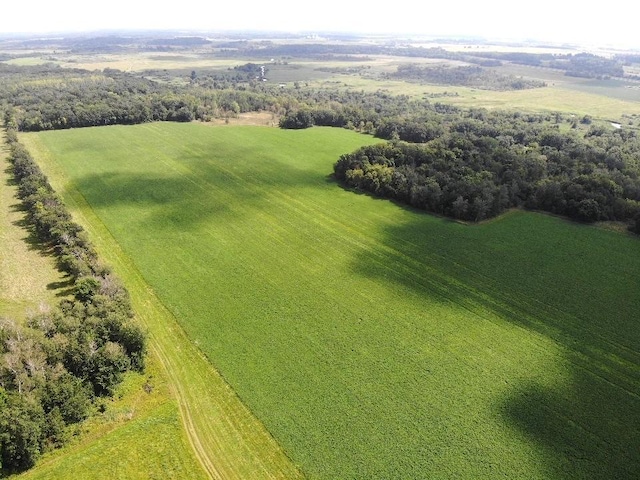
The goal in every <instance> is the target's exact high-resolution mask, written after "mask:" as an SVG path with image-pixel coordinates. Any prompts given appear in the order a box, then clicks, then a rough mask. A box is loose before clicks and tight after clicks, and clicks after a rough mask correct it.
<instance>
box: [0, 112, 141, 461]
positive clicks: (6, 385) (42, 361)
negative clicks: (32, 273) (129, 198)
mask: <svg viewBox="0 0 640 480" xmlns="http://www.w3.org/2000/svg"><path fill="white" fill-rule="evenodd" d="M7 117H8V119H9V123H10V124H11V123H12V122H11V118H10V115H8V116H7ZM7 138H8V145H9V147H10V150H11V157H10V158H11V163H12V166H13V171H14V174H15V177H16V180H17V182H18V191H19V196H20V198H21V199H22V201H23V202H24V205H25V207H26V209H27V212H28V220H29V223H30V224H31V225H32V227H33V229H34V232H35V233H36V234H37V236H38V237H39V238H40V239H41V241H43V242H45V243H46V244H47V245H49V246H51V247H52V249H53V251H54V252H55V253H56V256H57V259H58V263H59V266H60V268H61V269H62V270H63V271H65V272H66V273H67V274H68V275H69V279H70V296H71V295H72V297H73V298H68V299H65V300H63V301H62V302H61V303H60V305H59V306H58V307H57V308H53V309H48V310H44V311H41V312H39V313H38V314H35V315H32V316H31V317H30V318H29V319H28V322H27V324H26V325H21V324H18V323H16V322H14V321H11V320H8V319H0V471H2V472H4V473H12V472H17V471H21V470H24V469H27V468H30V467H31V466H32V465H33V464H34V463H35V462H36V460H37V459H38V458H39V457H40V455H41V454H42V452H44V451H46V450H48V449H51V448H55V447H58V446H60V445H62V444H63V443H64V442H65V440H66V439H67V438H68V436H69V435H70V434H71V430H70V428H71V426H72V425H73V424H76V423H78V422H80V421H82V420H84V419H85V418H86V417H87V416H88V415H89V414H90V412H91V411H92V409H94V408H95V407H94V401H95V400H96V398H99V397H101V396H105V395H111V394H112V393H113V391H114V388H115V387H116V386H117V384H118V383H119V382H120V381H121V379H122V376H123V374H124V373H125V372H127V371H128V370H138V371H141V370H142V369H143V368H144V356H145V349H146V346H145V345H146V340H145V335H144V333H143V332H142V330H141V329H140V327H139V326H138V325H137V324H136V323H135V321H134V320H133V311H132V309H131V305H130V301H129V295H128V292H127V291H126V290H125V288H124V287H123V285H122V284H121V283H120V281H119V280H118V278H117V277H116V276H115V275H114V274H113V273H111V272H110V270H109V268H107V267H106V266H104V265H102V264H101V263H100V262H99V260H98V256H97V254H96V252H95V250H94V248H93V246H92V245H91V244H90V243H89V241H88V240H87V237H86V234H85V233H84V231H83V230H82V228H81V227H80V226H79V225H77V224H76V223H74V222H73V221H72V219H71V216H70V214H69V213H68V211H67V210H66V208H65V207H64V205H63V204H62V201H61V200H60V198H59V197H58V195H56V193H55V192H54V191H53V189H52V188H51V186H50V185H49V182H48V181H47V178H46V177H45V175H44V174H43V173H42V172H41V171H40V169H39V167H38V166H37V165H36V163H35V162H34V161H33V160H32V158H31V157H30V155H29V153H28V152H27V151H26V150H25V149H24V148H23V147H22V146H21V145H20V144H19V143H18V141H17V136H16V131H15V129H14V128H11V127H10V128H8V129H7Z"/></svg>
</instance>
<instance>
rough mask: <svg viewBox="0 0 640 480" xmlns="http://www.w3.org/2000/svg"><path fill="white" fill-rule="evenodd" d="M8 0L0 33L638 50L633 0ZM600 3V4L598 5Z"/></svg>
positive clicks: (636, 8) (0, 18)
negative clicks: (315, 36) (324, 36)
mask: <svg viewBox="0 0 640 480" xmlns="http://www.w3.org/2000/svg"><path fill="white" fill-rule="evenodd" d="M431 3H432V2H428V1H425V0H391V1H383V0H369V1H366V2H365V1H361V0H355V1H350V0H321V1H314V2H305V1H300V0H298V1H294V0H264V1H257V0H225V1H222V2H221V1H219V0H218V1H216V0H210V1H206V2H205V1H195V0H181V1H175V0H174V1H167V2H163V1H162V0H153V1H152V0H106V1H99V2H92V1H89V0H29V1H20V0H10V1H7V2H3V5H2V9H1V12H0V15H1V16H0V32H3V33H8V32H60V31H69V30H70V31H91V30H97V29H130V28H136V29H137V28H143V29H174V28H177V29H188V28H193V29H201V30H221V29H224V30H235V29H260V30H269V31H273V30H281V31H292V32H297V31H341V32H345V31H354V32H381V33H417V34H424V35H444V34H451V35H465V34H466V35H478V36H483V37H488V38H498V39H527V38H533V39H538V40H549V41H562V42H571V43H589V44H592V45H601V46H606V45H620V46H633V47H638V48H640V34H639V33H638V27H637V18H638V15H637V14H638V13H640V12H639V10H640V5H638V2H637V0H619V1H610V2H587V1H586V0H580V1H576V0H531V1H529V2H518V1H513V0H511V1H505V0H438V1H437V2H433V3H434V5H430V4H431ZM605 7H607V8H605Z"/></svg>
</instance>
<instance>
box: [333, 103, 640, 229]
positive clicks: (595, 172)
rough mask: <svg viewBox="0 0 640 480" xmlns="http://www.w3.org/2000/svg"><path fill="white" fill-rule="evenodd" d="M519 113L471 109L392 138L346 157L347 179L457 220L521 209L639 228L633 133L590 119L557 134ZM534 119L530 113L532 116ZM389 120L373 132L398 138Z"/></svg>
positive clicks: (343, 173)
mask: <svg viewBox="0 0 640 480" xmlns="http://www.w3.org/2000/svg"><path fill="white" fill-rule="evenodd" d="M531 120H532V118H524V117H522V116H521V115H519V114H507V113H499V112H492V113H488V112H482V111H478V112H476V118H472V117H467V118H460V119H459V120H455V121H453V122H450V123H448V124H444V125H443V124H440V128H439V130H434V131H433V133H432V134H431V135H429V136H428V137H425V138H423V139H421V140H423V143H419V144H417V143H407V142H402V141H392V142H391V143H388V144H381V145H377V146H372V147H364V148H362V149H360V150H358V151H356V152H354V153H351V154H347V155H343V156H342V157H341V158H340V159H339V160H338V161H337V162H336V164H335V168H334V171H335V175H336V178H338V179H339V180H340V181H341V182H344V184H345V185H347V186H350V187H354V188H357V189H360V190H364V191H368V192H371V193H373V194H376V195H379V196H383V197H388V198H393V199H397V200H399V201H401V202H404V203H407V204H410V205H412V206H414V207H417V208H421V209H425V210H427V211H430V212H435V213H438V214H442V215H446V216H450V217H453V218H457V219H463V220H469V221H480V220H483V219H486V218H489V217H492V216H495V215H498V214H500V213H502V212H504V211H505V210H506V209H508V208H513V207H523V208H528V209H535V210H543V211H547V212H551V213H554V214H559V215H565V216H567V217H570V218H572V219H576V220H579V221H584V222H595V221H603V220H614V221H622V222H627V223H628V224H629V225H630V229H631V230H633V231H635V232H637V233H640V232H639V228H640V139H638V137H637V135H636V133H635V132H633V131H626V130H613V129H607V128H604V127H600V126H591V127H590V128H588V129H584V130H573V131H572V130H569V131H567V132H564V133H563V132H561V131H560V129H559V128H558V126H557V125H555V126H554V125H550V124H549V123H547V122H542V121H531ZM534 120H535V119H534ZM394 127H395V125H392V126H391V129H389V128H388V127H387V128H386V129H384V131H380V130H379V131H378V132H377V133H378V134H379V135H380V136H383V137H387V138H389V137H391V136H393V135H395V137H396V138H398V131H402V130H395V129H394Z"/></svg>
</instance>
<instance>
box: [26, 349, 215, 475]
mask: <svg viewBox="0 0 640 480" xmlns="http://www.w3.org/2000/svg"><path fill="white" fill-rule="evenodd" d="M145 384H147V385H150V386H151V387H152V390H151V391H150V392H149V393H147V391H145V390H144V389H143V386H144V385H145ZM105 406H106V410H105V412H104V413H103V414H100V415H97V416H95V417H92V418H90V419H89V420H88V421H87V422H85V424H84V425H83V426H82V434H81V435H80V436H79V437H77V438H75V439H72V440H71V442H70V443H69V444H68V445H66V446H65V447H64V448H62V449H61V450H56V451H53V452H50V453H48V454H47V455H45V456H44V457H43V458H42V460H41V461H39V462H38V464H37V465H36V466H35V467H34V468H32V469H31V470H29V471H27V472H25V473H23V474H21V475H17V476H16V477H15V478H16V479H20V480H45V479H56V480H77V479H79V478H81V479H83V480H84V479H87V480H89V479H95V480H99V479H104V478H110V479H111V478H113V479H122V480H134V479H139V480H149V479H165V478H176V479H177V478H189V479H194V480H196V479H197V480H200V479H202V480H204V479H206V478H209V477H208V476H207V475H206V473H205V471H204V470H203V469H202V467H201V465H200V463H199V462H198V460H197V458H196V457H195V456H194V453H193V450H192V448H191V445H190V443H189V440H188V438H187V435H186V432H185V431H184V429H183V425H182V422H181V419H180V413H179V409H178V404H177V402H176V401H175V399H173V398H172V396H171V393H170V387H169V385H168V384H167V381H166V376H165V375H164V374H163V373H162V372H161V371H160V367H159V364H158V362H157V360H155V359H153V360H152V361H151V363H150V365H148V367H147V371H146V372H145V375H139V374H130V375H129V376H128V377H127V378H126V380H125V382H124V384H123V385H122V386H121V387H120V388H119V389H118V394H117V395H116V398H115V399H114V400H113V401H108V402H106V403H105Z"/></svg>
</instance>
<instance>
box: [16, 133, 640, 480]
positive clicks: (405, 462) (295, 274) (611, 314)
mask: <svg viewBox="0 0 640 480" xmlns="http://www.w3.org/2000/svg"><path fill="white" fill-rule="evenodd" d="M25 140H28V142H29V143H30V145H31V146H32V148H33V149H34V153H35V152H40V153H39V154H38V155H37V156H41V157H43V158H48V160H47V162H48V165H49V167H51V169H55V168H58V169H60V171H61V172H63V175H64V178H65V180H64V181H61V183H60V186H61V187H63V188H64V189H66V191H67V192H70V193H68V195H72V196H74V198H76V197H77V198H79V195H78V194H74V193H73V192H80V194H81V195H82V199H83V201H86V202H87V205H90V206H91V209H90V211H91V212H92V215H95V218H92V219H91V220H90V221H89V222H88V223H90V224H102V225H104V226H105V227H106V228H107V229H108V232H106V230H101V231H100V234H101V235H103V236H105V237H106V236H112V237H113V239H115V240H116V241H117V244H118V246H119V247H120V248H122V254H121V255H120V257H119V258H127V259H130V260H129V261H130V263H131V266H132V267H135V269H136V271H139V272H140V276H132V275H129V276H128V277H127V276H126V275H125V276H124V277H125V280H126V281H127V282H128V283H129V282H131V281H132V280H135V282H134V283H135V284H136V285H137V286H135V287H134V288H133V290H132V291H133V292H143V291H144V288H145V282H146V283H147V284H148V285H149V286H151V288H153V290H154V292H155V293H156V294H157V296H158V298H160V299H161V300H162V302H163V303H164V305H165V306H166V307H167V308H168V310H169V311H170V312H171V313H172V314H173V315H174V316H175V317H176V318H177V320H178V321H179V322H180V325H181V326H182V327H183V328H184V331H185V332H186V334H187V335H188V337H189V339H191V341H193V342H195V343H197V345H198V346H199V348H200V349H201V350H202V352H204V354H205V355H206V356H207V357H208V359H209V360H210V362H211V363H212V364H213V365H215V367H216V368H217V369H218V370H219V371H220V372H221V374H222V375H223V376H224V378H225V379H226V380H227V381H228V382H229V384H230V385H231V386H232V387H233V389H234V391H235V392H236V393H237V395H238V396H239V398H240V399H241V400H242V401H243V402H245V403H246V405H248V407H249V409H250V410H251V411H252V412H253V413H255V414H256V415H257V417H258V418H259V419H260V420H261V421H262V422H264V424H265V426H266V427H267V429H268V431H269V432H270V433H271V434H273V436H274V437H275V438H276V439H277V440H278V442H279V443H280V444H281V445H282V446H283V447H284V449H285V451H286V452H287V454H288V455H289V456H290V457H291V458H292V459H293V461H294V462H295V463H296V464H298V465H300V467H301V469H302V470H303V472H304V473H305V474H307V475H308V476H309V477H311V478H527V479H529V478H567V479H568V478H634V476H635V475H636V473H637V471H638V469H639V468H640V458H639V457H640V454H639V452H640V448H639V447H640V438H639V436H638V433H637V432H638V431H640V428H639V427H640V425H639V424H638V423H639V422H640V419H639V418H638V415H637V412H638V411H640V399H639V397H638V392H640V368H639V365H640V353H639V351H638V350H639V348H638V347H639V345H640V338H639V337H640V333H639V332H638V330H637V312H638V311H639V308H640V289H638V288H637V286H638V285H639V284H640V256H639V255H638V251H639V250H640V243H639V242H638V239H637V238H632V237H628V236H625V235H620V234H617V233H613V232H608V231H602V230H597V229H595V228H591V227H587V226H582V225H577V224H573V223H569V222H565V221H563V220H561V219H557V218H553V217H549V216H544V215H538V214H531V213H524V212H514V213H512V214H509V215H506V216H505V217H503V218H501V219H499V220H497V221H493V222H489V223H486V224H483V225H477V226H465V225H461V224H457V223H454V222H450V221H447V220H444V219H438V218H435V217H432V216H429V215H425V214H423V213H419V212H415V211H412V210H410V209H406V208H402V207H400V206H397V205H394V204H393V203H391V202H388V201H385V200H378V199H374V198H371V197H369V196H366V195H357V194H355V193H353V192H348V191H344V190H342V189H341V188H340V187H338V186H337V185H336V184H335V183H334V182H332V181H331V179H330V178H329V177H328V173H329V172H330V171H331V166H332V163H333V162H334V161H335V160H336V159H337V157H338V156H339V154H340V153H344V152H348V151H352V150H354V149H355V148H356V147H357V146H358V145H360V144H363V143H367V142H372V141H375V140H374V139H371V138H369V137H362V136H358V135H356V134H354V133H353V132H348V131H345V130H332V129H320V128H314V129H310V130H305V131H281V130H277V129H269V128H260V127H207V126H202V125H197V124H190V125H179V124H151V125H142V126H136V127H108V128H101V129H83V130H76V131H65V132H46V133H40V134H37V135H27V136H25ZM56 176H57V175H56ZM59 178H62V177H59ZM87 209H88V207H85V208H83V209H82V211H86V210H87ZM135 295H137V294H136V293H134V297H135ZM141 307H142V305H141ZM167 319H168V320H167V322H169V320H170V319H169V317H167ZM150 323H152V322H150ZM155 328H159V326H151V325H150V330H152V334H154V333H153V332H154V329H155ZM158 335H159V334H158ZM162 335H163V336H164V335H166V338H164V339H162V340H158V345H160V344H161V343H162V344H165V342H166V343H167V345H166V347H163V348H165V349H166V350H165V351H166V352H167V354H169V352H174V350H176V348H175V346H176V345H180V350H182V349H188V343H186V339H183V337H182V336H181V331H180V330H179V329H177V328H176V329H175V330H174V331H171V330H166V333H163V334H162ZM172 335H175V336H176V338H177V340H175V341H174V343H173V344H172V345H171V346H169V345H168V343H170V342H171V340H170V339H171V338H172ZM154 338H156V334H154ZM183 342H184V343H183ZM172 348H173V350H172ZM171 355H179V353H176V352H174V353H171ZM175 358H176V359H177V358H178V357H175ZM187 361H188V362H192V361H193V362H196V363H197V362H198V361H199V360H198V358H197V355H196V356H194V357H193V358H189V359H187ZM166 363H168V364H170V363H172V362H171V361H170V360H167V362H166ZM180 365H181V368H183V369H186V372H180V371H177V370H176V371H175V377H174V381H176V382H182V383H181V385H183V386H184V388H185V389H186V390H187V391H191V390H193V391H195V392H199V388H200V387H198V386H194V384H189V383H185V380H187V377H188V376H189V375H190V374H194V375H195V374H196V373H198V372H199V370H197V369H195V370H191V369H190V367H189V366H188V365H187V364H186V363H181V364H180ZM198 365H201V364H200V363H198ZM202 376H203V377H206V376H207V374H205V373H203V374H202ZM181 379H182V380H181ZM187 381H188V382H192V381H197V379H194V380H192V379H188V380H187ZM198 385H199V384H198ZM181 388H182V387H181ZM186 394H187V393H186V392H183V395H186ZM194 401H197V398H193V399H191V398H190V399H188V401H186V402H185V404H190V402H194ZM201 405H202V409H203V410H200V409H194V410H191V411H190V412H187V411H186V410H185V412H186V418H191V419H194V421H202V422H203V424H202V425H201V426H204V424H205V423H207V421H213V419H210V418H206V415H205V413H203V412H205V411H206V408H207V407H206V406H205V405H206V402H205V403H201ZM214 405H215V403H214ZM183 408H185V409H186V408H187V407H183ZM225 438H227V437H224V436H222V437H221V441H224V440H225Z"/></svg>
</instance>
